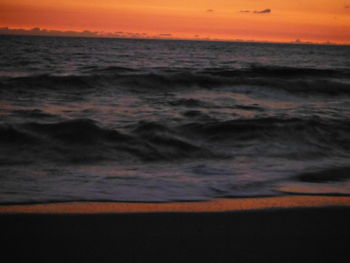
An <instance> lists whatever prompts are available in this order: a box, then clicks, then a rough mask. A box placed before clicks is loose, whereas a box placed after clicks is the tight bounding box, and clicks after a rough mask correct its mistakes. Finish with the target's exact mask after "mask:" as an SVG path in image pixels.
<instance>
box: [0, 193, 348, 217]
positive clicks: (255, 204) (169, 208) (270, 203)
mask: <svg viewBox="0 0 350 263" xmlns="http://www.w3.org/2000/svg"><path fill="white" fill-rule="evenodd" d="M337 206H342V207H349V208H350V196H311V195H289V196H278V197H249V198H220V199H213V200H210V201H203V202H169V203H141V202H57V203H39V204H14V205H12V204H6V205H0V214H4V213H5V214H6V213H29V214H37V213H39V214H40V213H53V214H74V213H77V214H96V213H162V212H164V213H166V212H176V213H181V212H193V213H196V212H197V213H203V212H229V211H246V210H264V209H281V208H308V207H337Z"/></svg>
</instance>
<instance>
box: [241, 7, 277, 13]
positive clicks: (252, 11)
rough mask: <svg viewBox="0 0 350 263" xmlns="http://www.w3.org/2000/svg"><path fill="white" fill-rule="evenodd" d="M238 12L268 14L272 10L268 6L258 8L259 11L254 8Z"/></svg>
mask: <svg viewBox="0 0 350 263" xmlns="http://www.w3.org/2000/svg"><path fill="white" fill-rule="evenodd" d="M239 12H240V13H244V14H248V13H252V14H269V13H271V12H272V10H271V9H270V8H266V9H263V10H259V11H256V10H241V11H239Z"/></svg>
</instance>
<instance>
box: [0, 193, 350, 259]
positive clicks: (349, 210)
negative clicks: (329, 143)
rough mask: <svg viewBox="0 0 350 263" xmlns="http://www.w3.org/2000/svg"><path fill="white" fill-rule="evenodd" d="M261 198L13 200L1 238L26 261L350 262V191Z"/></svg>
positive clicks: (3, 216)
mask: <svg viewBox="0 0 350 263" xmlns="http://www.w3.org/2000/svg"><path fill="white" fill-rule="evenodd" d="M259 199H260V198H239V199H224V200H215V201H211V202H190V203H186V202H180V203H128V204H127V203H117V202H114V203H112V202H100V203H98V202H94V203H89V202H80V203H79V202H75V203H60V204H57V203H56V204H55V203H52V204H34V205H5V206H1V207H0V213H1V214H0V222H1V223H0V225H1V229H0V231H1V233H2V234H1V239H2V241H4V242H3V244H5V247H4V251H5V254H7V253H9V254H10V255H11V257H12V258H13V259H20V260H22V262H24V260H25V261H27V260H33V261H35V262H110V261H118V262H145V260H146V259H147V260H155V259H161V260H162V261H164V262H179V261H186V260H195V262H198V261H206V262H223V261H224V260H225V261H226V260H229V261H232V262H261V261H269V262H271V261H272V262H310V261H311V262H340V261H344V262H347V260H348V259H349V256H350V254H349V250H348V244H349V236H350V235H349V234H350V229H349V226H348V222H349V219H350V202H349V200H350V197H327V196H286V197H271V198H261V199H260V200H259ZM205 207H207V210H205ZM191 209H192V211H191Z"/></svg>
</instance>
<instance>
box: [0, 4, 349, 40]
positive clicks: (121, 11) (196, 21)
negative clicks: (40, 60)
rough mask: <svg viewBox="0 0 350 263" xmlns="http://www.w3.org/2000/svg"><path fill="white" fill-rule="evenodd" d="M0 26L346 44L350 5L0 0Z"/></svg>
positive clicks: (177, 36) (178, 36) (181, 36)
mask: <svg viewBox="0 0 350 263" xmlns="http://www.w3.org/2000/svg"><path fill="white" fill-rule="evenodd" d="M265 9H270V10H271V12H267V11H266V13H263V14H258V13H254V11H261V10H265ZM209 10H211V11H209ZM242 10H249V11H250V12H249V13H248V12H244V13H243V12H240V11H242ZM0 26H1V27H10V28H26V29H29V28H32V27H40V28H46V29H56V30H76V31H82V30H91V31H104V32H133V33H147V34H148V35H150V36H155V35H158V34H172V37H175V38H195V36H196V35H198V36H197V37H200V38H207V37H209V38H216V39H223V40H234V39H244V40H268V41H287V42H289V41H293V40H296V39H301V40H302V41H312V42H324V41H331V42H336V43H348V44H349V43H350V0H307V1H306V0H284V1H281V0H245V1H243V0H176V1H173V0H74V1H73V0H0Z"/></svg>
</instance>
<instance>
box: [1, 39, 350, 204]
mask: <svg viewBox="0 0 350 263" xmlns="http://www.w3.org/2000/svg"><path fill="white" fill-rule="evenodd" d="M349 117H350V46H327V45H322V46H321V45H291V44H271V43H229V42H199V41H198V42H196V41H170V40H168V41H167V40H132V39H89V38H62V37H57V38H55V37H28V36H0V203H31V202H53V201H84V200H86V201H87V200H96V201H97V200H104V201H107V200H111V201H112V200H114V201H130V202H133V201H141V202H151V201H155V202H169V201H189V200H192V201H201V200H210V199H213V198H221V197H232V198H234V197H254V196H278V195H288V194H311V195H314V194H323V195H349V194H350V118H349Z"/></svg>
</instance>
